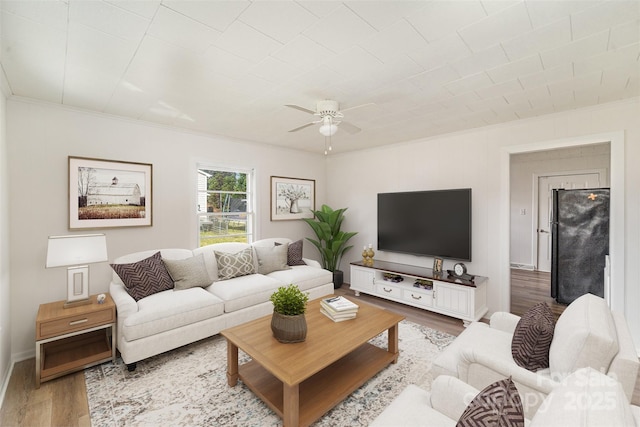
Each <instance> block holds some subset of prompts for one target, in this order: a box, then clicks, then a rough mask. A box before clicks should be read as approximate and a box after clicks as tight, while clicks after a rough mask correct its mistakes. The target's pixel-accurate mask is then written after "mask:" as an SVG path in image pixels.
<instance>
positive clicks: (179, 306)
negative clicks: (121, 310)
mask: <svg viewBox="0 0 640 427" xmlns="http://www.w3.org/2000/svg"><path fill="white" fill-rule="evenodd" d="M222 313H224V303H223V302H222V300H220V298H218V297H216V296H215V295H212V294H211V293H209V292H207V291H206V290H204V289H202V288H190V289H185V290H183V291H180V292H174V291H172V290H169V291H164V292H159V293H156V294H153V295H151V296H148V297H147V298H144V299H142V300H140V301H138V312H137V313H134V314H132V315H130V316H128V317H126V318H125V319H124V324H123V327H122V334H123V336H124V338H125V340H127V341H133V340H137V339H140V338H144V337H148V336H152V335H156V334H159V333H161V332H164V331H169V330H173V329H177V328H180V327H182V326H186V325H190V324H192V323H196V322H199V321H202V320H206V319H210V318H212V317H216V316H219V315H221V314H222Z"/></svg>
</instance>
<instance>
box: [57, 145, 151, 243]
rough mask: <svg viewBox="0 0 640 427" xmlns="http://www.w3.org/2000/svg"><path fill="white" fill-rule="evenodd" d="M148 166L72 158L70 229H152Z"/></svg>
mask: <svg viewBox="0 0 640 427" xmlns="http://www.w3.org/2000/svg"><path fill="white" fill-rule="evenodd" d="M152 172H153V166H152V165H151V164H148V163H135V162H126V161H115V160H103V159H92V158H87V157H73V156H69V229H71V230H79V229H84V228H105V227H150V226H151V225H152V224H153V221H152V219H153V217H152V206H153V205H152V203H153V198H152V188H151V183H152Z"/></svg>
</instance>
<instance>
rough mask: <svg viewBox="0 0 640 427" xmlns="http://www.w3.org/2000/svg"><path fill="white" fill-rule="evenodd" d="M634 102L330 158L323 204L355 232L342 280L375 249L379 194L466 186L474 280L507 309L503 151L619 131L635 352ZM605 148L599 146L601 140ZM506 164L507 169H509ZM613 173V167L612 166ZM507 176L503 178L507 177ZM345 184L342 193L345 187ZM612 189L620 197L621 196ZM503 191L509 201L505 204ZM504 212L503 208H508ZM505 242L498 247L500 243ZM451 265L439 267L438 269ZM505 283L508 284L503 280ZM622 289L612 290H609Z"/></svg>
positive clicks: (639, 151) (637, 221)
mask: <svg viewBox="0 0 640 427" xmlns="http://www.w3.org/2000/svg"><path fill="white" fill-rule="evenodd" d="M638 117H640V100H639V99H638V98H635V99H632V100H627V101H620V102H616V103H610V104H607V105H603V106H598V107H593V108H585V109H581V110H575V111H569V112H563V113H556V114H552V115H547V116H543V117H539V118H533V119H528V120H520V121H517V122H511V123H507V124H503V125H496V126H488V127H484V128H480V129H476V130H471V131H467V132H461V133H456V134H449V135H444V136H440V137H433V138H429V139H425V140H419V141H414V142H412V143H405V144H397V145H394V146H387V147H382V148H376V149H370V150H363V151H358V152H353V153H346V154H342V155H335V156H332V157H330V158H329V159H328V165H327V170H328V171H329V173H328V174H327V189H328V193H327V197H328V201H329V204H330V205H331V206H332V207H334V208H338V207H349V210H348V211H347V218H346V220H345V222H344V229H345V230H348V231H357V232H359V234H358V235H357V236H356V237H355V238H354V239H353V244H354V250H353V251H352V252H350V253H349V254H347V256H345V258H344V259H343V262H342V269H343V270H344V271H345V281H347V282H348V281H349V280H350V275H349V262H351V261H355V260H358V259H360V252H361V250H358V248H362V247H363V245H365V244H368V243H373V244H374V247H375V246H376V194H377V193H378V192H385V191H400V190H427V189H442V188H457V187H471V188H472V189H473V224H472V226H473V248H472V251H473V255H472V256H473V262H471V263H467V264H468V270H469V271H470V272H471V273H472V274H478V275H483V276H488V277H489V288H488V303H489V310H490V311H491V312H493V311H497V310H509V293H508V292H505V289H507V288H508V287H509V286H510V285H509V279H508V274H506V275H505V274H504V272H505V269H506V271H507V272H508V266H509V243H508V241H509V239H508V237H507V238H506V239H504V238H503V236H508V235H509V233H510V228H509V218H508V217H507V218H504V217H505V214H504V213H503V212H502V211H501V199H502V195H501V191H503V190H504V189H505V188H506V189H508V188H509V182H508V180H507V182H506V183H504V182H502V180H503V179H502V175H503V171H502V170H501V167H502V166H501V159H502V158H503V156H504V154H505V152H506V150H507V148H508V147H514V146H521V145H530V146H531V147H532V150H533V149H535V147H537V146H538V145H540V146H541V147H543V148H541V149H544V147H545V146H546V144H547V142H548V141H553V140H559V139H569V140H570V139H571V137H576V138H577V137H582V136H585V135H594V134H601V133H604V132H614V131H624V133H625V142H624V149H625V156H624V160H623V162H624V164H623V165H618V166H619V167H620V166H621V167H624V180H625V188H624V206H625V208H624V210H625V212H624V218H625V220H624V221H625V222H624V224H625V236H624V238H625V245H624V248H625V259H624V266H625V267H624V273H625V274H624V278H625V280H624V281H625V283H624V284H622V286H623V288H624V289H623V294H624V296H625V301H624V306H625V314H626V317H627V321H628V322H629V324H630V326H631V328H632V333H633V336H634V340H635V343H636V345H637V346H638V347H639V348H640V310H637V309H636V305H637V301H640V286H639V285H640V281H639V278H640V262H639V261H640V250H639V247H640V206H639V197H640V192H639V191H638V189H639V188H640V168H638V166H637V163H638V161H640V120H638ZM602 142H605V141H602ZM507 164H508V163H507ZM613 167H614V168H615V167H616V165H615V164H614V166H613ZM507 176H508V175H507ZM344 182H349V183H350V185H348V186H346V185H344V184H343V183H344ZM622 190H623V189H622V188H618V191H622ZM508 194H509V193H508V191H507V198H508ZM507 210H508V206H507ZM505 241H506V243H503V242H505ZM376 257H377V258H379V259H383V260H387V261H394V262H401V263H407V264H415V265H421V266H425V267H431V265H432V259H431V258H422V257H415V256H410V255H401V254H392V253H378V254H377V255H376ZM452 264H453V262H452V261H445V265H444V268H451V266H452ZM505 276H506V277H505ZM616 285H617V286H620V284H614V286H616Z"/></svg>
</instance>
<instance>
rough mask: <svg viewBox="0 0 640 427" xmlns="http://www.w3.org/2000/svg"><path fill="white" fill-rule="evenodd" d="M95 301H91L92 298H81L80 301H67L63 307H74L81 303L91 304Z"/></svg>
mask: <svg viewBox="0 0 640 427" xmlns="http://www.w3.org/2000/svg"><path fill="white" fill-rule="evenodd" d="M92 303H93V301H91V299H90V298H89V299H81V300H78V301H67V302H65V303H64V305H63V307H64V308H73V307H79V306H81V305H89V304H92Z"/></svg>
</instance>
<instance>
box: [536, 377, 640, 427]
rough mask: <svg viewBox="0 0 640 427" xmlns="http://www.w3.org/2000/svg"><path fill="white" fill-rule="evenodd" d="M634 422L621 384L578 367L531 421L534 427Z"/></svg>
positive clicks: (627, 424)
mask: <svg viewBox="0 0 640 427" xmlns="http://www.w3.org/2000/svg"><path fill="white" fill-rule="evenodd" d="M635 425H636V424H635V421H634V417H633V413H632V410H631V405H630V404H629V401H628V400H627V397H626V395H625V393H624V391H623V390H622V386H621V385H620V383H618V382H617V381H616V380H615V379H613V378H611V377H609V376H607V375H604V374H602V373H600V372H598V371H596V370H595V369H592V368H582V369H579V370H577V371H576V372H574V373H573V374H571V375H569V376H568V377H567V378H565V379H564V380H563V381H562V384H561V385H560V386H559V387H556V388H555V389H554V390H553V391H552V392H551V393H550V394H549V395H548V396H547V398H546V399H545V401H544V403H543V404H542V406H540V409H538V411H537V412H536V414H535V415H534V417H533V419H532V420H531V427H572V426H576V427H578V426H580V427H591V426H592V427H595V426H635Z"/></svg>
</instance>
